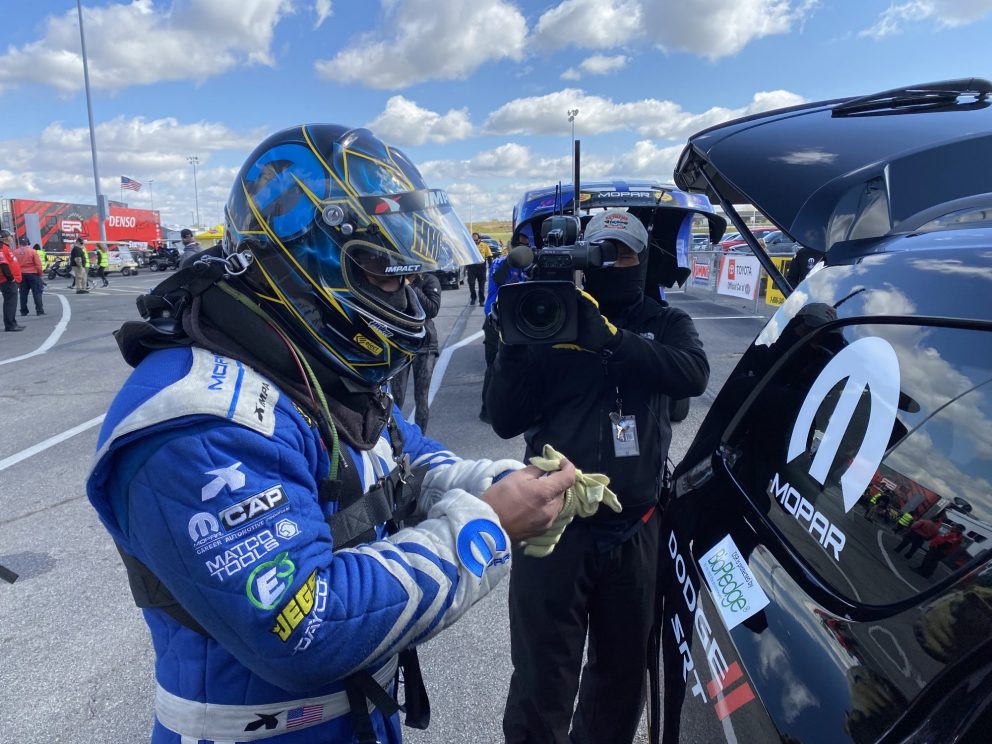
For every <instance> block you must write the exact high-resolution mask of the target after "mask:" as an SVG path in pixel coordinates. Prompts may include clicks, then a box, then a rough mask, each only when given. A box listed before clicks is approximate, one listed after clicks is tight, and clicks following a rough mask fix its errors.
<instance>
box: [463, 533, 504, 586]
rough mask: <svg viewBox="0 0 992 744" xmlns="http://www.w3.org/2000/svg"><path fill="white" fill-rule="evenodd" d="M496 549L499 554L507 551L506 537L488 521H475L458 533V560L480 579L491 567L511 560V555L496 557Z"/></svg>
mask: <svg viewBox="0 0 992 744" xmlns="http://www.w3.org/2000/svg"><path fill="white" fill-rule="evenodd" d="M487 537H488V539H487ZM494 547H495V548H496V551H497V552H499V553H503V552H504V551H506V547H507V545H506V537H505V536H504V535H503V530H501V529H500V528H499V526H498V525H496V523H494V522H491V521H490V520H488V519H473V520H472V521H471V522H469V523H468V524H466V525H465V526H464V527H462V528H461V530H460V531H459V532H458V560H460V561H461V562H462V565H463V566H465V568H467V569H468V570H469V571H471V572H472V573H473V574H475V575H476V576H478V577H479V578H482V574H483V572H484V571H485V570H486V568H488V567H489V566H492V565H495V564H498V563H505V562H506V561H508V560H510V554H509V553H506V554H505V555H500V556H498V555H496V553H494V552H493V548H494Z"/></svg>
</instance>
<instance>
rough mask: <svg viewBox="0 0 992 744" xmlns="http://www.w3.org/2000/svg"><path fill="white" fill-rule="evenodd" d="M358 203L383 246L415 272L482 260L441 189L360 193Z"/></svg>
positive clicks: (449, 267) (447, 267)
mask: <svg viewBox="0 0 992 744" xmlns="http://www.w3.org/2000/svg"><path fill="white" fill-rule="evenodd" d="M358 203H359V204H360V205H361V207H362V210H363V211H364V212H365V215H366V216H367V219H368V220H369V223H370V224H369V227H371V226H372V225H375V226H376V228H378V230H375V229H373V232H376V231H377V232H378V233H379V238H380V241H381V242H382V243H383V245H384V247H386V248H388V249H391V250H393V251H396V252H397V253H399V254H400V256H401V257H402V260H403V262H404V263H405V264H406V265H408V266H416V265H418V264H419V266H420V268H418V269H416V270H415V271H436V270H437V269H451V268H454V267H455V266H463V265H468V264H473V263H481V262H482V256H481V255H480V254H479V250H478V248H476V245H475V242H474V241H473V240H472V236H471V235H469V232H468V230H467V229H466V227H465V224H464V223H463V222H462V221H461V220H460V219H459V218H458V215H457V214H455V211H454V209H453V208H452V206H451V201H450V200H449V199H448V195H447V194H446V193H445V192H444V191H441V190H440V189H418V190H416V191H404V192H399V193H393V194H385V195H377V196H359V197H358Z"/></svg>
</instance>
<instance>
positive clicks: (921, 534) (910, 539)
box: [896, 519, 940, 560]
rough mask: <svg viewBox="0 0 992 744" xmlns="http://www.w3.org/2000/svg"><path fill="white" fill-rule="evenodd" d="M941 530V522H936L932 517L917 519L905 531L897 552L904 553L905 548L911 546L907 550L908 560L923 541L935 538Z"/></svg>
mask: <svg viewBox="0 0 992 744" xmlns="http://www.w3.org/2000/svg"><path fill="white" fill-rule="evenodd" d="M939 532H940V522H934V521H933V520H931V519H917V520H916V521H915V522H913V524H912V526H911V527H910V528H909V529H908V530H906V531H905V532H903V535H902V541H901V542H900V543H899V545H898V547H897V548H896V552H897V553H902V551H903V550H904V549H906V548H909V550H908V551H907V552H906V558H907V560H908V559H909V558H912V557H913V556H914V555H915V554H916V551H917V550H919V549H920V548H921V547H922V546H923V543H925V542H926V541H927V540H932V539H933V538H935V537H936V536H937V534H938V533H939Z"/></svg>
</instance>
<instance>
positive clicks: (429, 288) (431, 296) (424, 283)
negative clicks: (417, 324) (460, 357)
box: [410, 274, 441, 354]
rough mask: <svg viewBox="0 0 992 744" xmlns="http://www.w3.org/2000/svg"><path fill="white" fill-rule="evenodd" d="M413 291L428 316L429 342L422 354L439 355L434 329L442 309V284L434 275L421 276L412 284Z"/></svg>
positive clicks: (421, 350) (423, 348)
mask: <svg viewBox="0 0 992 744" xmlns="http://www.w3.org/2000/svg"><path fill="white" fill-rule="evenodd" d="M410 286H411V287H413V291H414V292H416V293H417V298H418V299H419V300H420V304H421V306H423V308H424V314H425V315H426V316H427V323H426V324H425V327H426V328H427V341H426V343H424V345H423V347H421V349H420V353H421V354H428V353H430V354H437V353H438V345H437V329H436V328H435V327H434V320H433V319H434V318H435V317H436V316H437V313H438V310H440V309H441V282H440V281H439V280H438V278H437V277H436V276H434V275H433V274H419V275H418V276H417V278H416V279H414V280H413V281H412V282H410Z"/></svg>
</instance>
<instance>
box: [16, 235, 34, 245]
mask: <svg viewBox="0 0 992 744" xmlns="http://www.w3.org/2000/svg"><path fill="white" fill-rule="evenodd" d="M18 242H19V243H20V244H21V245H31V241H30V240H28V236H27V235H22V236H21V239H20V241H18Z"/></svg>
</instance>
